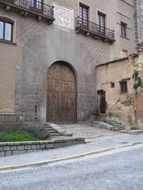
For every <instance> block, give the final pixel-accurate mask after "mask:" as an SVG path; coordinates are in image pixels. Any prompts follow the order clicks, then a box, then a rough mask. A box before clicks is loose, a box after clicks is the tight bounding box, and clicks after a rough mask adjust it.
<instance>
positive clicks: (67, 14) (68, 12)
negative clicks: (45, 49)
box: [54, 4, 74, 29]
mask: <svg viewBox="0 0 143 190" xmlns="http://www.w3.org/2000/svg"><path fill="white" fill-rule="evenodd" d="M54 10H55V11H54V17H55V24H57V25H59V26H62V27H66V28H69V29H74V12H73V9H67V8H65V7H62V6H59V5H56V4H54Z"/></svg>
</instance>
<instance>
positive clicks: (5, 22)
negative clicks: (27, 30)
mask: <svg viewBox="0 0 143 190" xmlns="http://www.w3.org/2000/svg"><path fill="white" fill-rule="evenodd" d="M0 22H2V23H3V31H2V35H3V37H2V38H0V40H1V41H5V42H13V29H14V26H13V25H14V22H13V21H10V20H9V19H6V18H0ZM6 24H10V25H11V34H10V40H7V39H5V25H6Z"/></svg>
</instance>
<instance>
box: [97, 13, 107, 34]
mask: <svg viewBox="0 0 143 190" xmlns="http://www.w3.org/2000/svg"><path fill="white" fill-rule="evenodd" d="M105 19H106V15H105V14H104V13H101V12H98V24H99V32H102V33H105V25H106V23H105Z"/></svg>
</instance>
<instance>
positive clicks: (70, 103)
mask: <svg viewBox="0 0 143 190" xmlns="http://www.w3.org/2000/svg"><path fill="white" fill-rule="evenodd" d="M76 86H77V84H76V76H75V74H74V72H73V70H72V69H71V67H70V66H69V65H68V64H66V63H65V62H61V61H60V62H56V63H54V64H53V65H52V66H51V67H50V68H49V70H48V76H47V121H48V122H54V123H73V122H76V109H77V103H76V99H77V97H76V96H77V88H76Z"/></svg>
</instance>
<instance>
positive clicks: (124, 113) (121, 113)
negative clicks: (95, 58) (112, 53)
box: [96, 57, 135, 126]
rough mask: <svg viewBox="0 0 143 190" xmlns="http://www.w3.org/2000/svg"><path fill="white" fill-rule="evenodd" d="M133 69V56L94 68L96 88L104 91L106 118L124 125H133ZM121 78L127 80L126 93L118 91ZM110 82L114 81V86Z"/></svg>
mask: <svg viewBox="0 0 143 190" xmlns="http://www.w3.org/2000/svg"><path fill="white" fill-rule="evenodd" d="M134 69H135V64H134V58H132V57H130V58H129V59H123V60H119V61H116V62H113V63H107V64H104V65H100V66H97V68H96V81H97V90H104V91H105V92H106V102H107V111H106V114H107V118H108V119H110V120H115V121H118V122H121V123H123V124H125V125H126V126H132V125H135V118H134V112H135V102H134V100H135V96H134V89H133V85H134V81H133V79H132V75H133V73H134ZM123 79H125V80H127V88H128V91H127V93H121V91H120V81H121V80H123ZM111 82H113V83H114V88H112V87H111Z"/></svg>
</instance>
